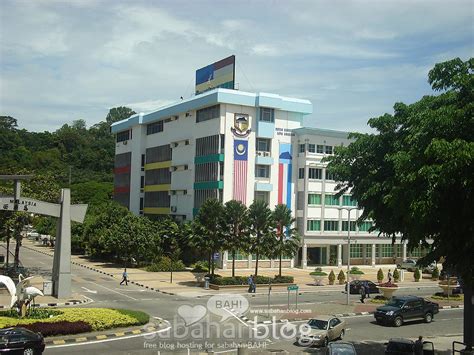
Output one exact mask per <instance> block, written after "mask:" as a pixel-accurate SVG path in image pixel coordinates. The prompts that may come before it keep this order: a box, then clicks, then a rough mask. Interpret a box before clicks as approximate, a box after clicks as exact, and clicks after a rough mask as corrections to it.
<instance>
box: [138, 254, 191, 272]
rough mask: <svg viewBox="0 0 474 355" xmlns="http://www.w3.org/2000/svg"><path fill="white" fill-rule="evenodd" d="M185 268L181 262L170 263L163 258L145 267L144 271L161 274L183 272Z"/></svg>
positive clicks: (168, 259) (169, 260)
mask: <svg viewBox="0 0 474 355" xmlns="http://www.w3.org/2000/svg"><path fill="white" fill-rule="evenodd" d="M184 270H186V267H185V266H184V264H183V262H182V261H181V260H176V261H173V262H171V259H170V258H169V257H167V256H163V257H161V258H160V260H158V261H157V262H155V263H153V264H151V265H149V266H147V267H146V271H151V272H160V271H161V272H162V271H168V272H169V271H184Z"/></svg>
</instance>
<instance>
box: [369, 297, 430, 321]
mask: <svg viewBox="0 0 474 355" xmlns="http://www.w3.org/2000/svg"><path fill="white" fill-rule="evenodd" d="M438 312H439V305H438V304H437V303H435V302H431V301H427V300H425V299H423V298H421V297H417V296H399V297H393V298H392V299H391V300H390V301H389V302H388V303H387V304H386V305H384V306H382V307H378V308H377V310H376V311H375V313H374V317H375V320H376V321H377V323H381V324H393V325H394V326H396V327H400V326H401V325H402V324H403V323H404V322H406V321H411V320H418V319H424V320H425V322H426V323H431V321H432V320H433V317H434V315H435V314H437V313H438Z"/></svg>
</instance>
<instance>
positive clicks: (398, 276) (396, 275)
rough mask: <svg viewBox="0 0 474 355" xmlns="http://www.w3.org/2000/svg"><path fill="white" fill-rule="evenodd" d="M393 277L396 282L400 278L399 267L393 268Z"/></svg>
mask: <svg viewBox="0 0 474 355" xmlns="http://www.w3.org/2000/svg"><path fill="white" fill-rule="evenodd" d="M393 279H394V280H395V282H398V281H399V280H400V272H399V271H398V269H395V270H393Z"/></svg>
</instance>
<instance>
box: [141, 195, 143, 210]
mask: <svg viewBox="0 0 474 355" xmlns="http://www.w3.org/2000/svg"><path fill="white" fill-rule="evenodd" d="M140 211H143V197H140Z"/></svg>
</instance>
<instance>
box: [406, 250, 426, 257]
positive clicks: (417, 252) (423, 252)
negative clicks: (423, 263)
mask: <svg viewBox="0 0 474 355" xmlns="http://www.w3.org/2000/svg"><path fill="white" fill-rule="evenodd" d="M427 252H428V250H427V249H426V248H423V247H418V248H414V249H413V250H411V251H408V256H409V257H416V258H420V257H422V256H425V255H426V253H427Z"/></svg>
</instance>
